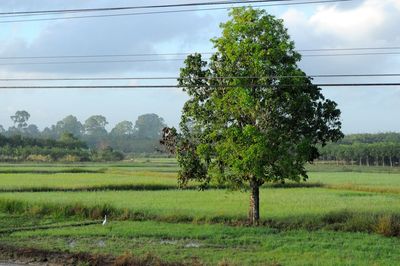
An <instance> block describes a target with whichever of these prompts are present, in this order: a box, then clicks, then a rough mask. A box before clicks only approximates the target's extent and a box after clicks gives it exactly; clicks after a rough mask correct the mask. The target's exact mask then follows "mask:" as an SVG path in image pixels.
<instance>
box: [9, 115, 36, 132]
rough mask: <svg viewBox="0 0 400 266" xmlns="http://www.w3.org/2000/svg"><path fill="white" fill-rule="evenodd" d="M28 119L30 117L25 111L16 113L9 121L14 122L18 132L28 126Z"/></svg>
mask: <svg viewBox="0 0 400 266" xmlns="http://www.w3.org/2000/svg"><path fill="white" fill-rule="evenodd" d="M30 117H31V115H30V114H29V113H28V112H27V111H17V112H16V113H15V115H12V116H10V118H11V120H12V121H13V122H14V126H16V128H17V129H18V130H20V131H21V130H22V129H23V128H25V127H27V126H28V123H27V122H28V120H29V118H30Z"/></svg>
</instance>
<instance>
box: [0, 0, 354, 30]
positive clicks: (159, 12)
mask: <svg viewBox="0 0 400 266" xmlns="http://www.w3.org/2000/svg"><path fill="white" fill-rule="evenodd" d="M348 1H353V0H320V1H304V2H293V3H277V4H265V5H252V7H268V6H289V5H307V4H322V3H336V2H348ZM231 8H232V7H216V8H197V9H179V10H162V11H148V12H135V13H118V14H100V15H84V16H69V17H68V16H67V17H51V18H37V19H20V20H0V23H2V24H3V23H16V22H34V21H51V20H69V19H85V18H103V17H120V16H139V15H154V14H168V13H182V12H198V11H211V10H227V9H231Z"/></svg>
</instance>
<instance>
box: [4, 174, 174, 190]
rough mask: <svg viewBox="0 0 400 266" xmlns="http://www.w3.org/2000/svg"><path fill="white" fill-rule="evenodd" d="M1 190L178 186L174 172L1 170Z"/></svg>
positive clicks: (160, 187) (161, 187)
mask: <svg viewBox="0 0 400 266" xmlns="http://www.w3.org/2000/svg"><path fill="white" fill-rule="evenodd" d="M0 183H1V185H0V191H18V190H22V191H27V190H28V191H29V190H33V191H41V190H42V191H46V190H68V189H70V190H74V189H75V190H79V189H81V190H83V189H89V190H95V189H118V188H120V189H130V188H131V189H135V188H138V189H144V188H146V187H147V188H150V189H151V187H154V188H159V189H163V187H164V188H177V182H176V173H165V172H160V173H158V172H149V171H146V172H142V171H136V172H129V171H121V170H109V171H107V172H105V173H55V174H51V175H50V174H42V173H41V174H38V173H35V174H32V173H23V174H21V173H18V174H0Z"/></svg>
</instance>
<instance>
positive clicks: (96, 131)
mask: <svg viewBox="0 0 400 266" xmlns="http://www.w3.org/2000/svg"><path fill="white" fill-rule="evenodd" d="M107 124H108V122H107V119H106V118H105V117H104V116H102V115H93V116H91V117H89V118H88V119H86V121H85V124H84V125H83V127H84V129H85V132H86V134H87V135H91V136H105V135H107V130H106V128H105V127H106V125H107Z"/></svg>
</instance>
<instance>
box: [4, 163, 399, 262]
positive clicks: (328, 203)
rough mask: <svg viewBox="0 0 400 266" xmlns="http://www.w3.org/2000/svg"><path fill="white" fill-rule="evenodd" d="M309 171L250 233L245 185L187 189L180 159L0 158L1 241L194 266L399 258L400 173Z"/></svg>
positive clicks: (270, 201) (284, 190)
mask: <svg viewBox="0 0 400 266" xmlns="http://www.w3.org/2000/svg"><path fill="white" fill-rule="evenodd" d="M310 167H311V168H312V169H311V171H310V174H309V175H310V179H309V181H308V182H307V183H306V184H303V183H301V184H292V183H290V184H288V185H285V186H282V185H267V186H265V187H264V188H262V189H261V195H260V196H261V216H262V226H260V227H256V228H252V227H247V226H245V222H246V216H247V210H248V200H249V195H248V193H247V192H232V191H227V190H224V189H216V188H213V189H210V190H207V191H197V190H195V189H190V190H179V189H177V183H176V175H177V173H176V169H177V168H176V164H175V163H174V161H173V160H163V159H157V160H154V161H151V160H150V161H149V160H148V159H144V160H142V161H138V162H134V163H122V164H77V165H54V166H53V165H48V164H47V165H46V164H43V165H32V164H26V165H0V247H1V245H10V244H11V243H12V245H13V246H15V247H16V248H24V247H33V248H38V249H40V250H53V251H57V252H58V251H62V252H72V253H78V252H88V253H92V254H93V253H95V254H111V255H113V256H120V255H121V254H124V253H125V252H128V253H129V254H130V253H132V254H133V255H134V256H139V257H140V256H145V254H147V253H151V254H152V255H155V256H157V257H159V258H160V260H161V261H166V262H169V263H172V264H173V263H175V262H184V263H186V264H189V265H191V264H195V263H196V264H200V265H202V264H206V265H216V264H218V263H222V264H221V265H224V263H225V265H226V264H228V265H230V264H232V265H343V264H344V265H394V264H395V263H396V262H397V261H400V257H399V252H398V250H399V247H400V238H399V236H400V204H399V202H400V174H399V173H398V172H396V171H391V172H389V171H387V169H382V170H383V171H382V172H379V171H378V170H379V169H378V168H377V169H375V168H374V169H373V171H371V169H367V170H365V171H362V170H363V169H361V168H360V169H359V168H355V169H350V171H347V170H348V167H346V169H339V167H338V166H333V167H332V166H329V167H326V169H325V170H326V171H324V168H323V167H321V166H319V165H318V166H310ZM105 214H107V215H108V220H109V222H108V224H107V225H106V226H101V220H100V219H102V218H103V215H105ZM124 256H125V255H124ZM0 257H1V256H0ZM141 261H143V260H141ZM121 265H123V264H121Z"/></svg>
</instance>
